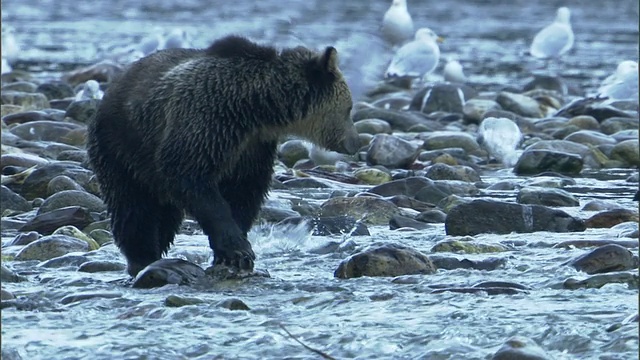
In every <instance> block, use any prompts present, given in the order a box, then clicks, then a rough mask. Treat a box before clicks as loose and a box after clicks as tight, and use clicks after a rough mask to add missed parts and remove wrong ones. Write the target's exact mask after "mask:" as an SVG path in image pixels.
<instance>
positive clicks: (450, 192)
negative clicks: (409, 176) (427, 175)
mask: <svg viewBox="0 0 640 360" xmlns="http://www.w3.org/2000/svg"><path fill="white" fill-rule="evenodd" d="M478 192H479V190H478V188H476V187H475V185H474V184H470V183H468V182H465V181H456V180H436V181H433V182H432V183H431V184H429V185H428V186H425V187H424V188H422V189H421V190H420V191H419V192H418V193H417V194H416V195H415V198H416V199H417V200H420V201H423V202H426V203H431V204H438V206H439V207H441V205H440V202H441V201H443V200H444V199H446V198H448V197H450V196H463V197H464V196H471V195H475V194H477V193H478ZM445 212H446V211H445Z"/></svg>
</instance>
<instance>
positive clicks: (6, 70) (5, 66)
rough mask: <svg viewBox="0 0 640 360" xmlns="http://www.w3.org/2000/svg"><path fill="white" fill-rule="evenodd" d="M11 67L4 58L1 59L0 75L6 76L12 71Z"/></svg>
mask: <svg viewBox="0 0 640 360" xmlns="http://www.w3.org/2000/svg"><path fill="white" fill-rule="evenodd" d="M12 70H13V69H12V68H11V65H9V61H8V60H7V58H6V57H2V74H8V73H10V72H11V71H12Z"/></svg>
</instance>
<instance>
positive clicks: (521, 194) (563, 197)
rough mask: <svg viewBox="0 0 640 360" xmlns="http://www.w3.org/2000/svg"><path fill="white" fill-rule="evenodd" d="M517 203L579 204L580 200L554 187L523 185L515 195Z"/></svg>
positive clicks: (555, 205)
mask: <svg viewBox="0 0 640 360" xmlns="http://www.w3.org/2000/svg"><path fill="white" fill-rule="evenodd" d="M516 201H517V202H518V204H530V205H544V206H551V207H562V206H579V205H580V202H579V201H578V199H576V197H575V196H573V195H572V194H571V193H569V192H568V191H565V190H562V189H555V188H540V187H533V186H531V187H524V188H522V189H520V191H518V195H517V196H516Z"/></svg>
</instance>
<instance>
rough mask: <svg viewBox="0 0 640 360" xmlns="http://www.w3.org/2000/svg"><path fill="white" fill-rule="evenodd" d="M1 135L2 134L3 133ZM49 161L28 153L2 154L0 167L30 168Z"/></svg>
mask: <svg viewBox="0 0 640 360" xmlns="http://www.w3.org/2000/svg"><path fill="white" fill-rule="evenodd" d="M3 120H4V119H3ZM2 136H4V133H3V134H2ZM49 162H50V161H49V160H47V159H44V158H42V157H40V156H37V155H33V154H29V153H14V154H2V157H0V167H2V168H4V167H5V166H17V167H23V168H30V167H32V166H36V165H38V166H42V165H46V164H48V163H49Z"/></svg>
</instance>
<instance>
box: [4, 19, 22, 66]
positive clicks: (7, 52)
mask: <svg viewBox="0 0 640 360" xmlns="http://www.w3.org/2000/svg"><path fill="white" fill-rule="evenodd" d="M1 45H2V59H6V61H7V64H10V63H13V62H14V61H16V60H17V59H18V56H19V55H20V45H19V44H18V41H17V40H16V36H15V29H14V28H13V27H12V26H9V25H4V26H3V29H2V44H1Z"/></svg>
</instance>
